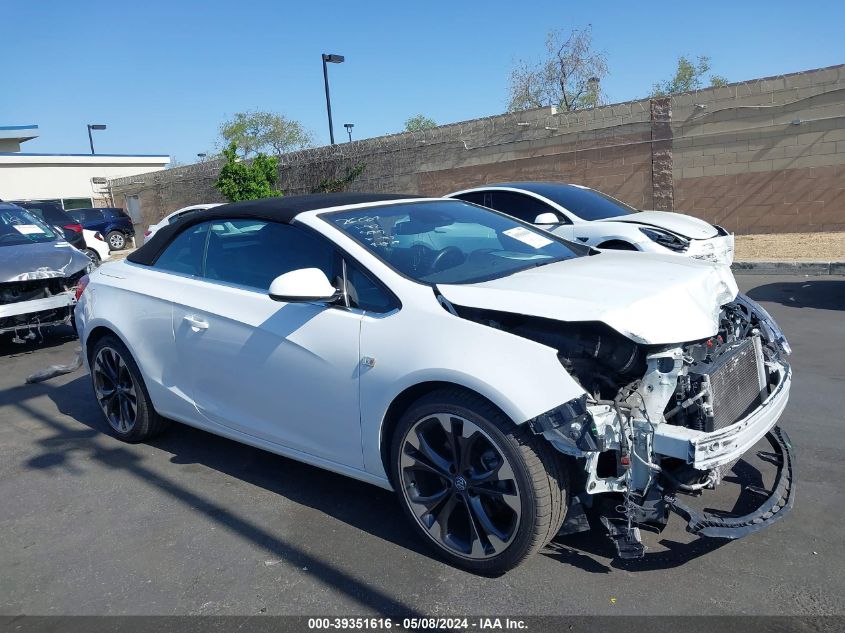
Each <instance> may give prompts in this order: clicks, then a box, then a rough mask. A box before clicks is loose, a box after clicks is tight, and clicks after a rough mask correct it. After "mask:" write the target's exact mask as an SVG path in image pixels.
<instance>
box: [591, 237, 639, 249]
mask: <svg viewBox="0 0 845 633" xmlns="http://www.w3.org/2000/svg"><path fill="white" fill-rule="evenodd" d="M596 248H610V249H616V250H620V251H638V250H640V249H639V248H637V245H636V244H634V243H633V242H629V241H628V240H623V239H619V238H613V239H610V240H605V241H603V242H601V243H600V244H598V245H597V246H596Z"/></svg>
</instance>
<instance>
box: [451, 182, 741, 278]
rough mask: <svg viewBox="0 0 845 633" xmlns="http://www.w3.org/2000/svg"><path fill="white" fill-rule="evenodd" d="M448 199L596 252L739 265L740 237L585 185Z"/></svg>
mask: <svg viewBox="0 0 845 633" xmlns="http://www.w3.org/2000/svg"><path fill="white" fill-rule="evenodd" d="M447 197H449V198H458V199H460V200H466V201H467V202H473V203H475V204H480V205H482V206H485V207H489V208H491V209H496V210H497V211H502V212H504V213H507V214H509V215H512V216H514V217H516V218H519V219H520V220H523V221H524V222H531V223H532V224H536V225H538V226H541V227H542V228H544V229H546V230H547V231H551V232H552V233H554V234H555V235H560V236H561V237H563V238H566V239H568V240H571V241H576V240H577V241H579V242H581V243H583V244H589V245H590V246H595V247H596V248H602V249H616V250H631V251H644V252H647V253H663V254H677V255H685V256H687V257H693V258H696V259H704V260H708V261H712V262H717V263H720V264H726V265H728V266H730V265H731V264H732V263H733V254H734V238H733V235H731V234H730V233H728V232H727V231H726V230H725V229H723V228H722V227H720V226H713V225H712V224H708V223H707V222H705V221H704V220H700V219H698V218H694V217H692V216H690V215H685V214H683V213H671V212H668V211H638V210H637V209H635V208H633V207H631V206H629V205H627V204H625V203H624V202H622V201H620V200H617V199H616V198H613V197H611V196H608V195H607V194H604V193H601V192H600V191H596V190H595V189H590V188H588V187H582V186H581V185H567V184H562V183H554V182H512V183H501V184H494V185H484V186H483V187H475V188H473V189H465V190H463V191H456V192H455V193H450V194H449V195H448V196H447Z"/></svg>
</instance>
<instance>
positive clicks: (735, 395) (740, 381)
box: [702, 336, 766, 431]
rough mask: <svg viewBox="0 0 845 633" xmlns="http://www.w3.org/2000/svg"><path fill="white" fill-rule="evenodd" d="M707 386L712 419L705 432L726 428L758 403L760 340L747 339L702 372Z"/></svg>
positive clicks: (761, 379)
mask: <svg viewBox="0 0 845 633" xmlns="http://www.w3.org/2000/svg"><path fill="white" fill-rule="evenodd" d="M702 376H703V377H704V380H706V381H708V382H709V384H710V393H711V396H712V399H711V404H712V407H713V417H712V420H711V419H708V421H707V428H705V430H706V431H715V430H718V429H721V428H724V427H726V426H730V425H731V424H733V423H734V422H736V421H737V420H739V419H740V418H743V417H745V416H746V415H748V414H749V413H751V411H753V410H754V409H755V408H757V407H758V406H760V404H761V403H762V398H763V395H764V394H765V391H766V374H765V366H764V364H763V351H762V345H761V343H760V338H759V337H757V336H754V337H751V338H748V339H746V340H744V341H743V342H742V343H740V344H739V345H737V346H736V347H735V348H734V349H733V350H731V351H730V352H728V353H726V354H724V355H722V356H720V357H719V358H718V359H716V361H715V362H714V363H713V364H712V365H710V366H709V367H707V369H706V370H705V371H703V372H702Z"/></svg>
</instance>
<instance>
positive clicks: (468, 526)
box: [390, 388, 568, 575]
mask: <svg viewBox="0 0 845 633" xmlns="http://www.w3.org/2000/svg"><path fill="white" fill-rule="evenodd" d="M390 455H391V471H392V477H393V484H394V487H395V489H396V494H397V496H398V498H399V502H400V504H401V505H402V509H403V511H404V513H405V516H406V517H407V518H408V520H409V521H410V523H411V525H412V527H413V529H414V530H415V531H416V532H417V533H418V534H419V535H420V536H421V538H422V539H423V540H424V541H425V542H426V543H428V544H429V546H431V547H432V548H433V549H434V550H435V551H436V552H437V554H438V555H439V556H440V557H441V558H443V559H444V560H446V561H447V562H449V563H450V564H452V565H454V566H456V567H460V568H462V569H466V570H468V571H471V572H473V573H479V574H485V575H498V574H501V573H504V572H506V571H508V570H510V569H513V568H514V567H516V566H517V565H519V564H520V563H522V562H523V561H525V560H526V559H527V558H529V557H530V556H531V555H533V554H534V553H536V552H537V551H538V550H540V548H542V547H543V546H544V545H546V544H547V543H548V542H549V541H550V540H551V539H552V538H553V537H554V536H555V534H557V532H558V530H559V529H560V527H561V525H562V524H563V520H564V517H565V515H566V508H567V498H566V497H567V486H568V472H567V468H566V462H565V460H564V459H563V457H562V456H561V455H559V454H558V453H557V452H556V451H555V450H554V448H552V447H551V446H550V445H549V444H547V443H546V442H545V440H544V439H543V438H541V437H539V436H536V435H534V434H533V433H531V431H530V430H529V429H528V428H527V426H526V425H523V426H515V425H514V424H513V422H512V421H511V420H510V419H509V418H508V417H507V416H506V415H505V414H504V413H502V412H501V411H500V410H499V409H498V408H496V407H495V406H493V405H492V404H491V403H490V402H488V401H487V400H485V399H484V398H482V397H480V396H478V395H476V394H473V393H471V392H467V391H464V390H461V389H458V388H445V389H439V390H437V391H434V392H432V393H430V394H428V395H427V396H424V397H423V398H421V399H420V400H418V401H417V402H415V403H414V404H413V405H411V407H410V408H409V409H408V410H407V411H406V412H405V413H404V415H403V416H402V418H401V419H400V421H399V423H398V425H397V427H396V430H395V432H394V435H393V439H392V443H391V453H390Z"/></svg>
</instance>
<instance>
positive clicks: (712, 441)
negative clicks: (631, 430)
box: [652, 364, 792, 470]
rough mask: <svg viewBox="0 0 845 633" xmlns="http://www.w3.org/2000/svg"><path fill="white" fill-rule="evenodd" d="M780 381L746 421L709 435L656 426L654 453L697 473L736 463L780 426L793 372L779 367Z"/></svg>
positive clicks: (787, 366) (673, 427)
mask: <svg viewBox="0 0 845 633" xmlns="http://www.w3.org/2000/svg"><path fill="white" fill-rule="evenodd" d="M778 370H779V373H780V382H779V384H778V385H777V387H775V389H774V391H773V392H772V393H771V394H769V396H768V398H766V400H764V401H763V403H762V404H761V405H760V406H759V407H758V408H757V409H755V410H754V411H753V412H751V413H750V414H749V415H748V416H746V417H745V418H743V419H741V420H738V421H737V422H735V423H734V424H732V425H730V426H727V427H725V428H723V429H719V430H717V431H712V432H710V433H706V432H704V431H695V430H693V429H688V428H686V427H682V426H673V425H671V424H657V425H655V428H654V434H653V438H652V450H653V452H654V453H656V454H658V455H662V456H665V457H675V458H678V459H682V460H684V461H685V462H686V463H687V464H689V465H691V466H692V467H693V468H694V469H696V470H711V469H713V468H716V467H718V466H723V465H725V464H728V463H730V462H733V461H736V460H737V459H739V458H740V457H741V456H742V455H743V454H744V453H746V452H748V451H749V450H750V449H751V448H752V447H753V446H754V445H755V444H756V443H757V442H758V441H760V439H761V438H762V437H763V436H764V435H766V433H768V432H769V430H771V429H772V427H774V426H775V424H777V421H778V420H779V419H780V416H781V415H782V414H783V411H784V409H785V408H786V404H787V402H788V401H789V388H790V385H791V384H792V370H791V368H790V367H789V365H786V364H780V366H779V367H778Z"/></svg>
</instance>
